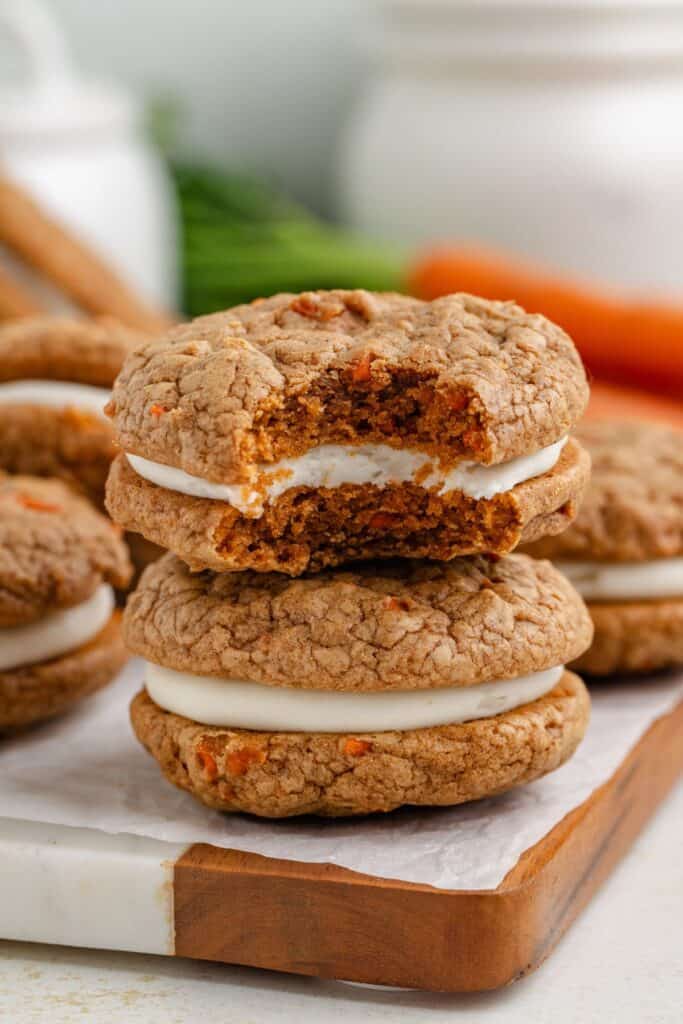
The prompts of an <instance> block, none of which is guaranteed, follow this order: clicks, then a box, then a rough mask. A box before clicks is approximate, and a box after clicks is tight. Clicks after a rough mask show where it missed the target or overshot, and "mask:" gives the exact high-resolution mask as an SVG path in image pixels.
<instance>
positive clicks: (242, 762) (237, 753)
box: [225, 747, 266, 775]
mask: <svg viewBox="0 0 683 1024" xmlns="http://www.w3.org/2000/svg"><path fill="white" fill-rule="evenodd" d="M265 760H266V752H265V750H257V748H256V747H242V748H241V750H234V751H233V752H232V753H231V754H228V756H227V758H226V759H225V764H226V767H227V769H228V771H229V772H230V774H231V775H245V774H246V773H247V772H248V771H249V768H250V767H251V765H252V764H263V762H264V761H265Z"/></svg>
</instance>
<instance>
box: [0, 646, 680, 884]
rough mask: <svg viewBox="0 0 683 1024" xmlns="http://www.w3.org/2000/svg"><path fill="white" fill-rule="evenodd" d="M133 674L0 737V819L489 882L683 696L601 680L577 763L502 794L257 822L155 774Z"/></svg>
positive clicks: (657, 682) (671, 685) (427, 878)
mask: <svg viewBox="0 0 683 1024" xmlns="http://www.w3.org/2000/svg"><path fill="white" fill-rule="evenodd" d="M141 676H142V672H141V667H140V665H139V664H138V663H136V662H135V661H133V662H130V663H129V664H128V666H127V667H126V669H125V670H124V671H123V673H122V674H121V676H120V677H119V679H118V680H117V681H116V683H115V684H114V685H112V686H111V687H109V688H108V689H107V690H105V691H104V692H102V693H101V694H99V695H97V696H96V697H94V698H91V699H90V700H88V701H86V702H85V703H84V704H83V705H82V707H81V708H80V709H79V710H77V711H76V712H75V713H74V714H71V715H69V716H67V717H64V718H62V719H60V720H59V721H57V722H55V723H52V724H49V725H46V726H43V727H41V728H39V729H37V730H33V731H31V732H28V733H26V734H24V735H23V736H21V737H15V738H11V739H5V740H3V741H2V742H0V819H2V818H20V819H25V820H26V819H28V820H32V821H44V822H50V823H52V824H60V825H72V826H85V827H90V828H97V829H101V830H103V831H105V832H114V833H118V832H128V833H134V834H136V835H144V836H150V837H152V838H155V839H163V840H168V841H172V842H180V843H183V842H187V843H188V844H191V843H196V842H206V843H213V844H214V845H216V846H225V847H232V848H234V849H240V850H249V851H252V852H254V853H260V854H264V855H266V856H272V857H284V858H287V859H290V860H302V861H309V862H310V861H316V862H330V863H334V864H339V865H342V866H344V867H347V868H352V869H354V870H356V871H361V872H365V873H367V874H372V875H378V876H381V877H385V878H401V879H404V880H405V881H410V882H421V883H427V884H429V885H434V886H437V887H440V888H447V889H488V888H495V886H497V885H498V884H499V883H500V882H501V881H502V879H503V878H504V876H505V875H506V874H507V872H508V871H509V870H510V869H511V868H512V867H513V866H514V864H515V863H516V861H517V860H518V859H519V857H520V855H521V854H522V853H523V852H524V850H526V849H528V848H529V847H530V846H533V845H534V844H535V843H536V842H538V841H539V840H540V839H541V838H542V837H543V836H544V835H545V834H546V833H547V832H548V831H549V830H550V829H551V828H552V827H553V826H554V825H555V824H556V823H557V822H558V821H560V819H561V818H562V817H564V815H565V814H567V813H568V812H569V811H571V810H572V809H573V808H574V807H577V806H578V805H579V804H580V803H582V802H583V801H584V800H585V799H586V798H587V797H588V796H589V795H590V794H591V792H592V791H593V790H594V789H595V788H596V787H597V786H599V785H600V784H602V783H603V782H605V781H606V780H607V779H608V778H609V777H610V776H611V775H612V774H613V772H614V771H615V770H616V768H617V767H618V766H619V764H620V763H621V761H622V760H623V759H624V757H625V755H626V754H627V753H628V751H629V750H630V749H631V747H633V746H634V745H635V744H636V743H637V741H638V739H639V738H640V737H641V736H642V735H643V733H644V732H645V731H646V730H647V728H648V727H649V726H650V724H651V723H652V722H653V721H654V720H655V719H657V718H659V717H660V716H661V715H663V714H665V713H666V712H667V711H669V710H671V708H672V707H673V706H674V705H675V704H676V703H677V702H678V701H679V700H681V699H683V673H681V674H678V675H677V676H671V675H669V676H665V677H661V676H660V677H658V678H657V677H653V678H652V679H642V680H640V681H638V682H637V683H632V682H630V683H614V682H611V683H605V684H602V685H601V686H600V687H599V688H598V689H597V690H594V693H593V698H594V699H593V717H592V721H591V725H590V728H589V731H588V735H587V737H586V739H585V741H584V743H583V744H582V746H581V747H580V748H579V751H578V753H577V754H576V755H575V756H574V758H573V759H572V760H571V761H570V762H569V763H568V764H566V765H565V766H564V767H563V768H561V769H560V770H559V771H557V772H554V773H553V774H551V775H548V776H546V778H544V779H540V780H539V781H538V782H535V783H532V784H531V785H529V786H526V787H523V788H521V789H518V790H514V791H512V792H511V793H508V794H505V795H503V796H501V797H496V798H493V799H490V800H484V801H479V802H477V803H472V804H467V805H465V806H462V807H455V808H446V809H435V810H413V809H407V810H401V811H397V812H394V813H393V814H388V815H377V816H374V817H372V818H369V819H363V820H342V821H334V820H331V821H324V820H321V821H318V820H313V819H307V820H306V821H297V820H296V819H294V820H288V821H261V820H258V819H252V818H247V817H241V816H238V815H222V814H219V813H217V812H212V811H209V810H207V809H206V808H204V807H202V806H201V805H200V804H198V803H196V802H195V801H194V800H193V798H192V797H190V796H188V795H187V794H184V793H182V792H180V791H179V790H176V789H175V788H174V787H172V786H171V785H170V784H169V783H167V782H166V781H165V779H163V778H162V776H161V773H160V771H159V769H158V767H157V764H156V762H155V761H154V760H153V759H152V758H151V757H150V756H149V755H148V754H147V753H146V752H145V751H144V750H143V749H142V748H141V747H140V746H139V744H138V742H137V740H135V738H134V737H133V735H132V732H131V729H130V726H129V724H128V702H129V700H130V698H131V697H132V696H133V694H134V693H135V692H136V690H137V689H138V688H139V686H140V679H141ZM682 742H683V739H682ZM1 829H2V821H1V820H0V830H1Z"/></svg>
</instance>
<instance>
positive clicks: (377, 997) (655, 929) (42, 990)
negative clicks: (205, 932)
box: [0, 784, 683, 1024]
mask: <svg viewBox="0 0 683 1024" xmlns="http://www.w3.org/2000/svg"><path fill="white" fill-rule="evenodd" d="M682 853H683V784H679V786H678V787H677V789H676V790H675V791H674V792H673V793H672V795H671V796H670V798H669V799H668V801H667V802H666V803H665V804H664V805H663V806H662V807H661V808H660V810H659V812H658V813H657V815H656V817H655V818H654V820H653V821H652V822H651V823H650V825H649V827H648V829H647V830H646V831H645V832H644V833H643V834H642V835H641V837H640V838H639V840H638V841H637V842H636V843H635V845H634V846H633V847H632V849H631V851H630V852H629V853H628V855H627V856H626V858H625V860H624V861H623V862H622V864H621V865H620V866H619V867H618V868H617V870H616V871H615V873H614V874H613V875H612V877H611V878H610V879H609V880H608V882H607V883H606V885H605V886H604V887H603V889H602V890H601V891H600V893H599V894H598V895H597V896H596V897H595V899H594V900H593V902H592V904H591V905H590V906H589V907H588V909H587V910H586V911H585V912H584V914H583V915H582V916H581V917H580V919H579V920H578V921H577V922H576V923H575V925H574V926H573V928H572V929H571V930H570V932H569V933H568V934H567V935H566V936H565V938H564V939H563V940H562V941H561V943H560V946H559V947H558V948H557V950H556V951H555V953H554V954H553V955H552V957H551V958H550V960H549V961H548V962H547V963H546V964H544V965H543V966H542V967H541V969H540V970H539V971H537V972H536V973H535V974H534V975H532V976H531V977H529V978H526V979H525V980H523V981H521V982H518V983H517V984H515V985H513V986H512V987H511V988H509V989H506V990H504V991H502V992H498V993H485V994H482V995H470V996H447V995H431V994H428V993H421V992H398V991H393V990H387V989H374V988H371V987H367V986H358V985H350V984H343V983H337V982H325V981H318V980H317V979H313V978H295V977H288V976H286V975H279V974H275V973H271V972H267V971H257V970H251V969H248V968H235V967H226V966H221V965H217V964H208V963H198V962H193V961H190V960H176V959H165V958H163V957H152V956H136V955H134V954H124V953H104V952H95V951H89V950H80V949H72V948H65V947H58V946H38V945H31V944H24V943H19V942H0V1020H3V1021H5V1020H6V1021H8V1022H10V1021H11V1022H12V1024H34V1022H35V1024H44V1022H45V1021H47V1020H49V1021H50V1024H75V1022H80V1021H84V1022H87V1024H117V1022H119V1021H120V1022H121V1024H124V1022H125V1024H197V1022H199V1021H204V1020H206V1021H209V1022H211V1024H252V1022H253V1024H256V1022H258V1024H270V1022H274V1024H279V1022H289V1021H292V1022H296V1024H306V1022H308V1021H310V1022H311V1024H328V1022H332V1021H335V1022H339V1021H343V1022H344V1024H356V1022H361V1021H362V1022H363V1024H372V1022H374V1021H378V1022H381V1021H391V1022H392V1024H394V1022H398V1024H403V1022H405V1024H423V1022H424V1024H427V1022H431V1021H442V1020H446V1019H453V1018H457V1017H459V1016H461V1017H465V1016H466V1018H467V1021H468V1024H469V1022H470V1021H472V1022H476V1024H479V1021H482V1022H485V1024H492V1022H503V1021H504V1022H505V1024H517V1022H519V1024H522V1022H524V1024H529V1022H532V1024H546V1022H552V1024H605V1022H611V1021H619V1024H679V1022H680V1021H681V1020H682V1019H683V959H682V957H681V949H682V948H683V856H681V854H682Z"/></svg>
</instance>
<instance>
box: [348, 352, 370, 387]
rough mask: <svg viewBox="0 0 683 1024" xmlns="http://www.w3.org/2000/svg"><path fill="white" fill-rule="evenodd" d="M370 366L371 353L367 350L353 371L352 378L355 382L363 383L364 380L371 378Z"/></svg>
mask: <svg viewBox="0 0 683 1024" xmlns="http://www.w3.org/2000/svg"><path fill="white" fill-rule="evenodd" d="M370 366H371V359H370V353H369V352H365V353H363V355H362V356H361V358H360V359H359V360H358V362H357V363H356V365H355V366H354V367H353V370H352V371H351V380H352V381H353V383H354V384H362V383H363V382H364V381H368V380H370Z"/></svg>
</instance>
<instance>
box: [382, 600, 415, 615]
mask: <svg viewBox="0 0 683 1024" xmlns="http://www.w3.org/2000/svg"><path fill="white" fill-rule="evenodd" d="M384 607H385V608H388V609H389V610H390V611H393V612H395V611H399V610H400V611H402V612H407V611H408V610H409V608H410V602H409V601H408V600H407V599H406V598H405V597H387V598H386V600H385V602H384Z"/></svg>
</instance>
